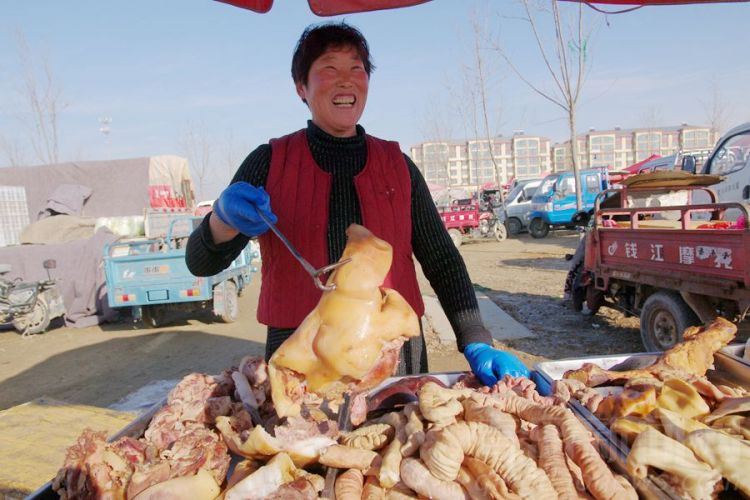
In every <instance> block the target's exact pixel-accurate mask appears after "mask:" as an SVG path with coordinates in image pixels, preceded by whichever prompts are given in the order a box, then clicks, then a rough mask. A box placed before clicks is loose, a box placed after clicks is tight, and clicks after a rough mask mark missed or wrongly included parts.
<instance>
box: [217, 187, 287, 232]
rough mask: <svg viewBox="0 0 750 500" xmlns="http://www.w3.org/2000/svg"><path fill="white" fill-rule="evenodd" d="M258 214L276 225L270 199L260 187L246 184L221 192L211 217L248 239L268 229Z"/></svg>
mask: <svg viewBox="0 0 750 500" xmlns="http://www.w3.org/2000/svg"><path fill="white" fill-rule="evenodd" d="M258 212H261V213H262V214H263V215H265V216H266V217H267V218H268V220H270V221H271V223H272V224H276V220H277V217H276V216H275V215H274V213H273V212H271V197H270V196H268V193H266V190H265V189H263V188H262V187H255V186H253V185H251V184H248V183H247V182H235V183H234V184H231V185H230V186H229V187H227V188H226V189H225V190H224V191H222V193H221V195H220V196H219V199H217V200H216V201H215V202H214V207H213V215H215V216H216V217H218V219H219V220H220V221H221V222H223V223H224V224H226V225H227V226H229V227H231V228H233V229H235V230H237V231H239V232H240V233H242V234H244V235H245V236H248V237H250V238H252V237H255V236H260V235H261V234H263V233H265V232H266V231H268V229H269V228H268V224H266V223H265V222H263V219H261V218H260V216H259V215H258Z"/></svg>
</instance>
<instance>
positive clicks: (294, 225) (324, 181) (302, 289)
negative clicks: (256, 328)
mask: <svg viewBox="0 0 750 500" xmlns="http://www.w3.org/2000/svg"><path fill="white" fill-rule="evenodd" d="M366 141H367V163H366V164H365V167H364V169H362V172H360V173H359V174H357V176H355V177H354V185H355V188H356V190H357V197H358V199H359V206H360V210H361V212H362V224H363V225H364V226H365V227H366V228H368V229H369V230H370V231H372V233H373V234H374V235H375V236H377V237H378V238H381V239H383V240H385V241H387V242H388V243H390V244H391V245H392V246H393V264H392V265H391V270H390V272H389V273H388V276H387V277H386V280H385V282H384V284H383V286H385V287H388V288H394V289H396V290H398V291H399V292H400V293H401V295H403V296H404V298H405V299H406V300H407V301H408V302H409V304H410V305H411V306H412V308H414V311H415V312H416V313H417V315H419V316H422V314H423V313H424V304H423V303H422V295H421V293H420V291H419V285H418V283H417V276H416V272H415V270H414V262H413V261H412V248H411V177H410V175H409V170H408V167H407V166H406V161H404V156H403V154H402V153H401V151H400V149H399V147H398V144H397V143H395V142H388V141H384V140H382V139H378V138H375V137H372V136H369V135H367V136H366ZM265 188H266V191H268V194H269V195H270V197H271V209H272V210H273V212H274V213H275V214H276V215H277V216H278V218H279V220H278V224H277V227H278V228H279V230H280V231H281V232H282V233H283V234H284V235H286V237H287V238H289V241H291V242H292V244H293V245H294V246H295V247H296V248H297V250H299V252H300V253H301V254H302V255H303V256H304V257H305V258H306V259H307V260H308V261H309V262H310V263H311V264H312V265H313V266H314V267H315V268H319V267H322V266H325V265H327V264H329V262H328V242H327V234H328V200H329V197H330V193H331V175H330V174H329V173H327V172H325V171H323V170H322V169H321V168H320V167H319V166H318V165H317V163H315V160H314V159H313V157H312V153H311V152H310V147H309V145H308V143H307V136H306V133H305V130H304V129H302V130H299V131H297V132H295V133H293V134H290V135H287V136H284V137H281V138H279V139H273V140H271V167H270V170H269V172H268V180H267V182H266V186H265ZM258 241H259V243H260V251H261V257H262V262H263V264H262V267H261V273H262V281H261V287H260V299H259V301H258V321H259V322H261V323H263V324H265V325H269V326H274V327H277V328H296V327H297V326H299V324H300V323H302V320H303V319H304V318H305V316H307V315H308V314H309V313H310V311H312V310H313V308H314V307H315V306H316V305H317V303H318V300H320V296H321V293H322V292H321V291H320V290H318V289H317V288H315V285H314V284H313V281H312V278H310V275H308V274H307V273H306V272H305V270H304V269H302V266H300V264H299V263H298V262H297V261H296V260H295V259H294V257H292V255H291V254H290V253H289V251H288V250H287V249H286V247H284V244H283V243H281V241H279V239H278V238H277V237H276V236H275V235H274V234H273V233H272V232H271V231H268V232H266V233H265V234H263V235H262V236H260V238H258Z"/></svg>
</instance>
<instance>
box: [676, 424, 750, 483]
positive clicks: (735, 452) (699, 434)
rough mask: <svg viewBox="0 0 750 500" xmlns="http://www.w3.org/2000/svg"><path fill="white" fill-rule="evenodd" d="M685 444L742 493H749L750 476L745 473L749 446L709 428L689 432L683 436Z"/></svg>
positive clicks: (748, 458)
mask: <svg viewBox="0 0 750 500" xmlns="http://www.w3.org/2000/svg"><path fill="white" fill-rule="evenodd" d="M685 444H686V445H687V446H688V447H689V448H690V449H691V450H693V452H694V453H695V454H696V455H698V457H700V459H701V460H703V461H704V462H706V463H708V464H709V465H711V467H714V468H715V469H716V470H718V471H719V472H720V473H721V475H722V476H724V477H726V478H727V479H729V481H730V482H731V483H732V484H733V485H735V486H736V487H737V488H739V489H740V491H742V493H744V494H745V495H750V476H748V474H747V464H750V446H748V445H746V444H744V443H742V442H740V440H738V439H735V438H733V437H731V436H728V435H727V434H724V433H723V432H719V431H714V430H711V429H703V430H699V431H695V432H691V433H690V434H689V435H688V436H687V438H685Z"/></svg>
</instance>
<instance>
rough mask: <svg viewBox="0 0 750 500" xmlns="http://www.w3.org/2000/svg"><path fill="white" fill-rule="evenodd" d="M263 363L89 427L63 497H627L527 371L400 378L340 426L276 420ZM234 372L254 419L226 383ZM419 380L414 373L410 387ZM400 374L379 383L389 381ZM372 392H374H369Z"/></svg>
mask: <svg viewBox="0 0 750 500" xmlns="http://www.w3.org/2000/svg"><path fill="white" fill-rule="evenodd" d="M263 368H265V365H264V363H263V361H262V360H259V359H252V358H246V359H245V360H243V363H242V365H241V366H240V367H239V368H237V369H236V370H231V371H228V372H226V373H224V374H223V375H222V376H220V377H207V376H204V375H199V374H192V375H189V376H187V377H185V379H183V381H182V382H181V383H180V384H178V385H177V387H175V389H174V390H173V391H172V392H171V393H170V395H169V397H168V402H167V404H166V405H165V406H164V407H163V408H162V409H161V410H160V411H159V412H158V413H156V415H155V416H154V417H153V418H152V420H151V424H150V425H149V427H148V429H147V430H146V431H145V433H144V435H143V437H141V438H139V439H134V438H122V439H120V440H118V441H115V442H111V443H107V442H106V441H105V439H104V435H103V434H97V433H92V432H85V433H84V434H83V435H82V436H81V438H80V439H79V440H78V442H77V443H76V444H75V445H74V446H72V447H71V448H70V449H69V451H68V454H67V457H66V460H65V464H64V466H63V467H62V468H61V469H60V472H59V474H58V476H57V478H56V479H55V481H54V488H55V490H56V491H57V492H58V493H59V494H60V496H61V497H62V498H103V497H111V498H125V499H131V498H136V499H144V498H146V499H149V498H165V497H167V496H169V497H170V498H193V499H202V498H206V499H210V498H216V497H217V496H219V495H223V496H224V498H226V499H227V500H231V499H271V498H287V499H295V498H299V499H302V498H318V497H320V496H321V495H322V494H323V493H324V485H325V480H324V477H323V476H324V475H325V473H326V471H328V470H331V469H335V470H338V471H339V474H338V477H337V479H336V480H335V483H334V487H333V488H332V491H326V492H325V493H327V494H328V496H329V498H337V499H342V500H347V499H354V498H357V499H359V498H391V499H399V498H401V499H403V498H437V499H440V498H445V499H454V498H488V499H494V498H583V497H586V496H587V495H590V496H593V497H594V498H623V499H624V498H627V499H633V498H637V495H636V493H635V490H634V489H633V487H632V486H631V485H630V484H629V483H628V481H627V480H626V479H625V478H623V477H621V476H618V475H617V474H615V473H613V472H612V471H611V470H610V469H609V467H608V466H607V464H606V463H605V462H604V460H603V459H602V458H601V457H600V455H599V453H598V451H597V450H596V448H595V447H594V445H593V443H592V437H591V435H590V434H589V432H588V431H587V430H586V429H585V428H584V427H583V425H582V424H581V423H580V422H579V421H578V419H577V418H576V417H575V416H574V415H573V413H572V412H571V411H570V410H569V409H567V408H565V407H564V406H562V405H560V403H559V401H558V400H556V399H555V398H551V397H542V396H540V395H539V394H538V393H537V392H536V390H535V386H534V383H533V382H532V381H531V380H529V379H526V378H515V379H514V378H510V377H506V378H505V379H503V380H502V381H501V382H499V383H498V384H497V385H496V386H494V387H492V388H486V387H479V386H478V384H477V383H476V380H475V379H474V378H473V377H472V376H466V377H464V379H463V380H462V381H460V382H459V383H457V384H456V385H454V386H453V387H446V386H444V385H443V384H442V383H440V382H439V381H438V380H437V379H435V378H434V377H430V376H426V377H424V378H421V379H419V378H417V379H406V381H405V385H407V386H411V388H414V387H418V388H417V390H416V391H415V393H411V392H410V391H409V390H405V391H404V394H403V395H402V397H403V398H404V399H409V398H410V399H412V400H413V401H411V402H408V403H406V404H401V405H398V406H396V407H388V405H387V404H385V405H382V404H381V405H380V407H379V408H378V409H376V410H374V411H371V412H370V413H369V415H370V419H369V420H367V421H366V422H365V423H363V424H362V425H361V426H359V427H357V428H355V429H354V430H352V431H349V432H343V431H340V430H339V429H338V427H337V425H336V423H335V422H333V421H332V420H331V419H330V418H329V415H327V414H326V411H325V408H319V407H310V408H308V407H303V408H302V411H301V415H300V416H294V417H283V418H280V417H278V415H276V414H275V412H274V411H273V407H272V405H268V404H267V403H268V401H269V400H268V398H269V395H270V386H269V385H270V384H269V383H268V378H267V377H266V376H265V372H264V371H263ZM239 376H242V377H244V379H245V380H246V381H247V384H248V386H249V387H250V390H251V393H252V394H253V397H254V398H255V400H256V402H257V404H256V406H255V409H257V410H258V412H257V414H258V415H260V417H261V419H262V421H261V422H254V421H253V418H252V417H251V411H250V408H249V404H248V402H247V401H243V399H242V398H241V397H240V396H239V394H238V390H237V389H238V388H237V385H238V384H237V383H236V382H235V380H236V379H237V378H239ZM415 380H421V381H422V383H419V384H414V381H415ZM399 390H400V389H399V382H396V384H395V385H394V386H393V387H387V388H386V389H384V390H383V391H384V392H385V393H389V394H391V395H393V394H394V393H397V392H399ZM371 399H372V400H376V401H382V398H378V394H377V393H376V394H373V395H372V398H371ZM230 462H231V465H232V466H231V467H230Z"/></svg>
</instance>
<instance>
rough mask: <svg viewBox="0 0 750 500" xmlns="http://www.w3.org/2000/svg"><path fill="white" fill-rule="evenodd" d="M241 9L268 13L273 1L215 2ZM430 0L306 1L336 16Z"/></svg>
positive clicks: (321, 13)
mask: <svg viewBox="0 0 750 500" xmlns="http://www.w3.org/2000/svg"><path fill="white" fill-rule="evenodd" d="M217 1H219V2H224V3H228V4H231V5H234V6H236V7H242V8H243V9H250V10H252V11H255V12H261V13H263V12H268V11H269V10H271V6H272V5H273V0H217ZM429 1H430V0H307V3H309V4H310V10H312V11H313V13H315V15H318V16H338V15H341V14H351V13H353V12H367V11H371V10H383V9H395V8H397V7H408V6H410V5H417V4H420V3H425V2H429Z"/></svg>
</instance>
